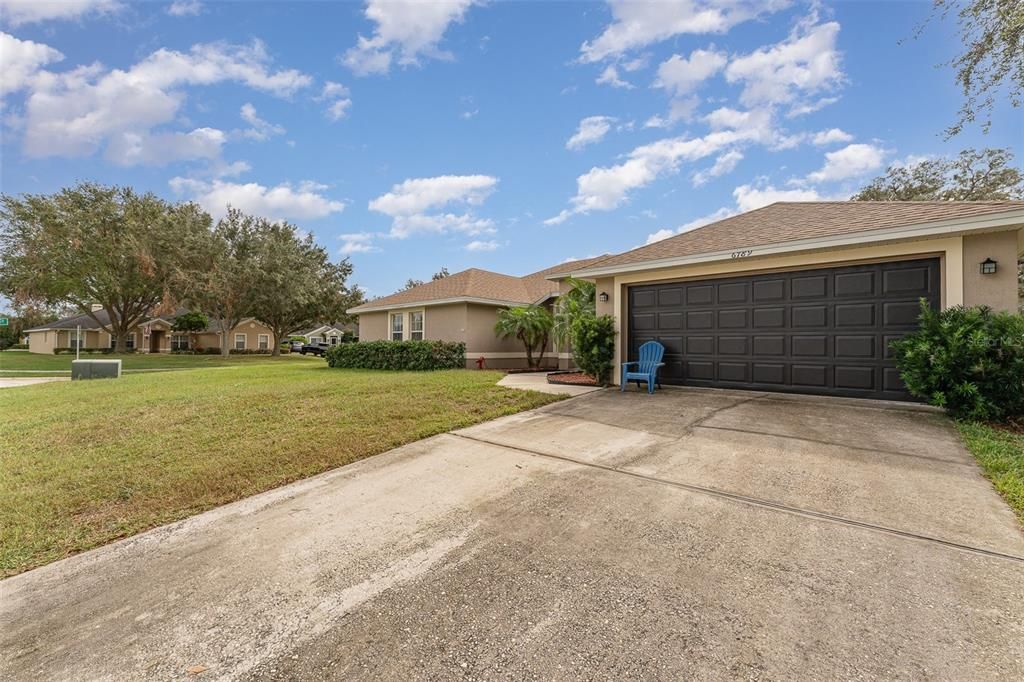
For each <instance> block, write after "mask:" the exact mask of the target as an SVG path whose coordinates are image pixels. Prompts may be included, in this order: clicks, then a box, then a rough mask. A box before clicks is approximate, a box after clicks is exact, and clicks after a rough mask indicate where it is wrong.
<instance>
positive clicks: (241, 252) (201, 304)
mask: <svg viewBox="0 0 1024 682" xmlns="http://www.w3.org/2000/svg"><path fill="white" fill-rule="evenodd" d="M269 225H270V223H269V222H268V221H267V220H266V219H265V218H257V217H255V216H251V215H247V214H245V213H243V212H242V211H240V210H238V209H235V208H228V211H227V214H226V215H225V216H224V217H223V218H221V219H220V220H218V221H217V224H216V225H215V226H214V227H213V230H212V231H209V232H208V233H207V235H206V236H205V238H204V239H202V240H201V241H200V243H199V248H198V249H197V250H196V252H195V253H196V257H195V262H194V263H192V264H190V267H189V270H191V271H192V272H191V274H190V276H188V277H183V278H182V293H183V295H184V298H185V300H186V301H187V302H188V303H189V304H190V305H191V306H192V307H193V308H194V309H196V310H201V311H203V312H204V313H206V314H207V315H208V316H209V318H210V321H211V326H212V327H213V329H214V330H215V331H217V333H219V334H220V352H221V355H223V356H224V357H227V356H228V354H229V353H230V352H231V338H230V337H231V330H233V329H234V328H235V327H237V326H238V324H239V323H240V322H241V321H242V320H243V319H245V318H247V317H251V316H252V315H253V309H254V305H255V300H256V297H255V293H256V283H257V281H258V279H259V275H260V273H259V271H258V270H259V267H260V262H259V258H258V257H259V252H260V248H261V246H260V245H261V242H262V240H263V239H265V234H266V232H267V230H268V229H269Z"/></svg>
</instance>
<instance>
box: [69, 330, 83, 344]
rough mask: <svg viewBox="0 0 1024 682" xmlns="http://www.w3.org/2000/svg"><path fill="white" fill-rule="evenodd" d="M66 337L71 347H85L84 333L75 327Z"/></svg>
mask: <svg viewBox="0 0 1024 682" xmlns="http://www.w3.org/2000/svg"><path fill="white" fill-rule="evenodd" d="M68 339H69V343H68V345H69V346H70V347H72V348H84V347H85V334H83V333H82V332H80V331H78V330H77V329H76V330H74V331H70V332H68Z"/></svg>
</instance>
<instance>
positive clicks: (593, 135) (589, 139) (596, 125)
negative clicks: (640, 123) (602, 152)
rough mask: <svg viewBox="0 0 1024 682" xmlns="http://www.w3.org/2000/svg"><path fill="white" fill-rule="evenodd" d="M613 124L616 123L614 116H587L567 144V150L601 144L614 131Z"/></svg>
mask: <svg viewBox="0 0 1024 682" xmlns="http://www.w3.org/2000/svg"><path fill="white" fill-rule="evenodd" d="M613 123H615V118H614V117H613V116H587V117H586V118H585V119H583V120H581V121H580V124H579V127H577V128H576V133H575V134H574V135H573V136H572V137H570V138H569V140H568V141H567V142H566V143H565V148H566V149H572V150H578V149H583V148H584V147H586V146H587V145H588V144H594V143H595V142H600V141H601V140H602V139H604V136H605V135H607V134H608V131H609V130H611V129H612V124H613Z"/></svg>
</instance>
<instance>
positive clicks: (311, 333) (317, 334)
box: [289, 322, 359, 346]
mask: <svg viewBox="0 0 1024 682" xmlns="http://www.w3.org/2000/svg"><path fill="white" fill-rule="evenodd" d="M346 335H347V336H349V337H356V336H358V335H359V326H358V325H357V324H355V323H353V322H349V323H348V324H318V325H315V326H313V327H310V328H309V329H304V330H302V331H297V332H293V333H292V334H289V336H302V337H305V338H306V341H307V342H308V343H329V344H331V345H332V346H336V345H338V344H339V343H341V339H342V338H343V337H345V336H346Z"/></svg>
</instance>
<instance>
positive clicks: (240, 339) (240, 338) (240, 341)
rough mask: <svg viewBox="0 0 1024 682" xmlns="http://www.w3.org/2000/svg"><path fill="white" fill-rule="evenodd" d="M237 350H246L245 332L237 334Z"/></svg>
mask: <svg viewBox="0 0 1024 682" xmlns="http://www.w3.org/2000/svg"><path fill="white" fill-rule="evenodd" d="M235 350H245V334H235Z"/></svg>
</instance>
